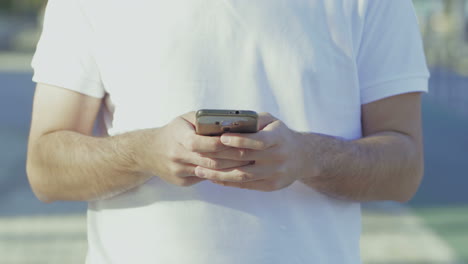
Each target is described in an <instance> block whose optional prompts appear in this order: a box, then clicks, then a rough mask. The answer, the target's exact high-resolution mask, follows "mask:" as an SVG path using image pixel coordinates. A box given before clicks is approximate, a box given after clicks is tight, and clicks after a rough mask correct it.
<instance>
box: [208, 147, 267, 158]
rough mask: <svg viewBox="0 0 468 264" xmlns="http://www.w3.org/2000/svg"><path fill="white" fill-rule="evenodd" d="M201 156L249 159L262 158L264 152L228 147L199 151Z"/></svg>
mask: <svg viewBox="0 0 468 264" xmlns="http://www.w3.org/2000/svg"><path fill="white" fill-rule="evenodd" d="M200 155H201V156H202V157H207V158H212V159H227V160H237V161H251V160H260V159H263V157H264V156H265V153H264V152H263V151H260V150H252V149H243V148H228V149H225V150H222V151H218V152H207V153H200Z"/></svg>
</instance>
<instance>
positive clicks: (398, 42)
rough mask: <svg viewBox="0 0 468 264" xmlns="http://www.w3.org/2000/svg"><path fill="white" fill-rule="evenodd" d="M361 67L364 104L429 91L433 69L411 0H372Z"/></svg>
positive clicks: (366, 18) (362, 38)
mask: <svg viewBox="0 0 468 264" xmlns="http://www.w3.org/2000/svg"><path fill="white" fill-rule="evenodd" d="M367 4H368V5H367V9H366V13H365V17H364V26H363V31H362V36H361V43H360V46H359V51H358V54H357V67H358V72H359V83H360V92H361V104H367V103H370V102H373V101H376V100H380V99H383V98H386V97H389V96H393V95H398V94H403V93H408V92H427V90H428V78H429V71H428V69H427V65H426V59H425V56H424V49H423V45H422V40H421V35H420V31H419V26H418V21H417V17H416V14H415V11H414V7H413V4H412V2H411V1H410V0H368V3H367Z"/></svg>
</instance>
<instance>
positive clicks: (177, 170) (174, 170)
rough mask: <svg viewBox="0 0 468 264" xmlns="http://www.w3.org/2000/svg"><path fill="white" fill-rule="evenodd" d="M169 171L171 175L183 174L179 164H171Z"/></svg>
mask: <svg viewBox="0 0 468 264" xmlns="http://www.w3.org/2000/svg"><path fill="white" fill-rule="evenodd" d="M170 172H171V174H172V175H173V176H176V177H182V176H184V168H183V167H181V166H172V167H171V168H170Z"/></svg>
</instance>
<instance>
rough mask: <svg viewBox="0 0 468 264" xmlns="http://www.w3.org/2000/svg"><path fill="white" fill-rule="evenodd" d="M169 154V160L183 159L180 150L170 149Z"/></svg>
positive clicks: (178, 160)
mask: <svg viewBox="0 0 468 264" xmlns="http://www.w3.org/2000/svg"><path fill="white" fill-rule="evenodd" d="M167 156H168V158H169V161H172V162H180V160H181V158H180V153H179V151H177V150H175V149H171V150H168V152H167Z"/></svg>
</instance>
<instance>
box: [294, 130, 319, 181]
mask: <svg viewBox="0 0 468 264" xmlns="http://www.w3.org/2000/svg"><path fill="white" fill-rule="evenodd" d="M297 134H298V136H297V138H298V142H297V143H298V149H299V150H300V151H299V157H298V160H299V161H300V165H299V168H301V171H302V174H301V177H299V180H301V181H304V180H310V179H313V178H316V177H318V176H319V175H320V174H321V173H320V171H321V169H322V167H321V166H322V164H321V159H319V158H318V156H319V155H317V154H316V153H319V151H320V150H319V143H318V142H317V139H318V138H317V136H318V135H316V134H313V133H306V132H297Z"/></svg>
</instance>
